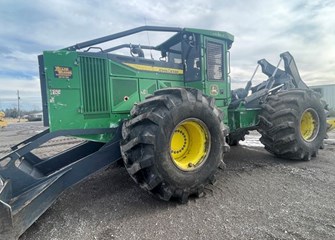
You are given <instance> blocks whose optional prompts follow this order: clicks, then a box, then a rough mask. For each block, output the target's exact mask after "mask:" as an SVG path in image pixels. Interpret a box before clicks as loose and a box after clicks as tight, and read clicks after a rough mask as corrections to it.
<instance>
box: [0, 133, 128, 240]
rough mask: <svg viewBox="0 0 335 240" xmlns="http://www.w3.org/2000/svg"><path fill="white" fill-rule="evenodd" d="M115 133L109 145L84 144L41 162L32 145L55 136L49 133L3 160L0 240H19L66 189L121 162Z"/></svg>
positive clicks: (0, 166)
mask: <svg viewBox="0 0 335 240" xmlns="http://www.w3.org/2000/svg"><path fill="white" fill-rule="evenodd" d="M114 133H115V135H114V139H115V141H111V142H110V143H107V144H104V143H97V142H84V143H82V144H80V145H78V146H75V147H73V148H71V149H68V150H66V151H64V152H62V153H60V154H58V155H55V156H53V157H51V158H48V159H40V158H38V157H37V156H36V155H34V154H33V153H31V149H32V147H31V146H30V145H31V144H32V145H33V146H35V147H36V145H40V144H41V143H43V142H45V141H44V140H45V139H50V138H53V137H54V135H55V134H53V133H48V132H46V133H45V134H44V135H43V136H41V137H40V138H37V139H36V140H35V141H32V142H30V143H27V145H25V146H24V147H22V148H18V149H16V150H15V151H13V152H12V153H10V154H8V155H7V156H5V157H3V158H1V159H0V240H12V239H18V237H19V236H20V235H22V233H24V232H25V231H26V229H28V228H29V227H30V226H31V225H32V224H33V223H34V222H35V221H36V220H37V219H38V218H39V217H40V216H41V215H42V214H43V213H44V212H45V211H46V210H47V209H48V208H49V207H50V206H51V204H52V203H53V202H54V201H55V200H56V199H57V198H58V197H59V195H60V194H61V193H62V192H63V191H64V190H65V189H66V188H68V187H70V186H72V185H73V184H76V183H78V182H79V181H81V180H83V179H84V178H86V177H88V176H89V175H91V174H93V173H94V172H96V171H98V170H100V169H103V168H104V167H107V166H108V165H110V164H111V163H113V162H115V161H116V160H118V159H120V158H121V153H120V147H119V140H120V129H119V128H118V129H114ZM48 134H53V136H51V137H49V136H48ZM58 135H59V134H58ZM41 138H43V139H44V140H43V141H41V140H40V139H41ZM36 142H37V143H36Z"/></svg>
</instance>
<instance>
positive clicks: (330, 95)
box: [310, 84, 335, 110]
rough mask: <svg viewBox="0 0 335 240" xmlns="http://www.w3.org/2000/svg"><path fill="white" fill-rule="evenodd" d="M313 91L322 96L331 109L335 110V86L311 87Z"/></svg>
mask: <svg viewBox="0 0 335 240" xmlns="http://www.w3.org/2000/svg"><path fill="white" fill-rule="evenodd" d="M310 88H311V89H313V90H314V91H316V92H318V93H320V94H321V97H322V99H323V100H325V101H326V102H327V103H328V105H329V108H332V109H333V110H335V84H328V85H318V86H310Z"/></svg>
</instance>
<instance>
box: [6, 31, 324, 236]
mask: <svg viewBox="0 0 335 240" xmlns="http://www.w3.org/2000/svg"><path fill="white" fill-rule="evenodd" d="M142 31H154V32H171V33H174V34H171V35H172V36H171V37H170V38H168V39H166V41H164V42H163V43H161V44H159V45H158V46H147V45H144V44H137V43H136V44H122V45H117V46H115V45H114V46H110V47H109V48H106V47H105V48H103V47H101V46H100V45H99V44H102V43H106V42H110V41H112V40H115V39H120V38H122V37H126V36H128V35H132V34H135V33H139V32H142ZM233 40H234V37H233V35H231V34H229V33H227V32H221V31H210V30H201V29H192V28H184V29H182V28H173V27H154V26H144V27H138V28H134V29H131V30H128V31H124V32H120V33H116V34H112V35H109V36H105V37H102V38H98V39H94V40H91V41H87V42H82V43H79V44H76V45H73V46H70V47H67V48H64V49H60V50H57V51H45V52H43V54H42V55H40V56H39V58H38V59H39V66H40V80H41V91H42V100H43V111H44V124H45V126H49V128H48V130H46V131H44V132H42V133H40V134H38V135H36V136H33V137H31V138H30V139H27V140H25V141H23V142H21V143H19V144H17V145H15V146H13V148H12V150H13V151H12V152H11V153H10V154H8V155H7V156H4V157H3V158H1V159H0V233H1V235H0V236H1V237H3V238H4V236H5V238H6V239H9V238H16V237H18V236H19V235H21V234H22V233H23V232H24V231H25V230H26V229H27V228H28V227H29V226H30V225H31V224H32V223H33V222H34V221H35V220H36V219H37V218H38V217H39V216H40V215H41V214H42V213H43V212H44V211H45V210H46V209H47V208H48V207H49V206H50V205H51V204H52V203H53V202H54V201H55V199H56V198H57V197H58V196H59V195H60V193H61V192H62V191H63V190H64V189H65V188H67V187H69V186H71V185H73V184H75V183H77V182H78V181H80V180H82V179H84V178H85V177H87V176H89V175H90V174H92V173H94V172H96V171H97V170H99V169H102V168H104V167H106V166H108V165H109V164H111V163H113V162H115V161H117V160H119V159H121V158H122V159H123V162H124V165H125V167H126V169H127V171H128V172H129V174H130V176H131V177H132V178H133V179H134V180H135V182H137V183H138V184H139V185H140V187H141V188H143V189H145V190H146V191H148V192H150V193H152V194H153V195H155V196H157V197H158V198H160V199H163V200H170V199H177V200H179V201H181V202H186V201H187V200H188V198H189V196H191V195H199V194H201V193H202V192H203V190H204V187H205V186H206V184H209V183H212V182H213V181H214V178H215V173H216V172H217V169H218V168H219V167H224V163H223V155H224V154H225V153H226V152H227V151H228V150H229V146H228V144H229V145H236V144H237V143H238V141H239V140H243V139H244V135H245V134H247V133H248V131H250V130H258V131H259V132H260V133H261V134H262V137H261V139H260V141H261V142H262V143H263V144H264V146H265V148H266V150H268V151H269V152H271V153H273V154H275V155H276V156H277V157H281V158H288V159H297V160H310V159H311V157H315V156H316V154H317V152H318V149H319V148H320V147H321V146H322V143H323V139H324V137H325V132H326V119H325V113H324V109H323V106H322V104H321V103H320V99H319V96H318V95H317V94H316V93H315V92H313V91H312V90H310V89H309V88H308V87H307V86H306V84H305V83H304V82H303V81H302V80H301V78H300V76H299V73H298V70H297V67H296V65H295V62H294V60H293V57H292V56H291V55H290V53H288V52H285V53H282V54H281V55H280V60H281V61H283V62H284V70H281V69H280V68H279V65H280V64H279V63H280V62H279V63H278V65H277V66H276V67H275V66H273V65H271V64H270V63H268V62H267V61H266V60H264V59H262V60H260V61H258V65H259V66H261V68H262V71H263V73H264V74H265V75H266V76H267V78H268V79H267V80H266V81H264V82H263V83H261V84H259V85H257V86H254V87H252V84H251V82H252V81H251V80H250V81H249V82H248V83H247V86H246V88H245V89H237V90H233V91H231V83H230V78H229V71H230V66H229V56H230V54H229V49H230V48H231V46H232V43H233ZM105 45H106V44H105ZM124 49H128V51H129V53H130V54H129V56H127V55H124V54H123V55H121V54H115V52H118V51H121V50H124ZM144 50H145V51H148V50H150V51H158V52H159V53H160V58H159V59H153V58H151V57H149V58H146V56H145V54H144V52H145V51H144ZM58 136H78V137H81V138H84V139H86V140H87V141H85V142H84V143H82V144H80V145H79V146H77V147H74V148H71V149H69V150H67V151H65V152H62V153H60V154H58V155H56V156H53V157H50V158H48V159H40V158H39V157H38V156H36V155H34V154H33V153H32V152H31V151H32V150H33V149H35V148H36V147H38V146H39V145H41V144H43V143H44V142H46V141H48V140H50V139H52V138H55V137H58ZM227 143H228V144H227Z"/></svg>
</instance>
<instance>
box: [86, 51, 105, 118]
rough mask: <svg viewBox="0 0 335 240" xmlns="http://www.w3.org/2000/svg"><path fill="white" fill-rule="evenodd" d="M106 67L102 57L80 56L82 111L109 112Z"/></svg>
mask: <svg viewBox="0 0 335 240" xmlns="http://www.w3.org/2000/svg"><path fill="white" fill-rule="evenodd" d="M106 68H107V64H106V61H105V60H104V59H99V58H92V57H80V73H81V84H82V93H83V111H84V113H107V112H109V109H110V104H109V99H108V81H107V80H108V79H107V69H106Z"/></svg>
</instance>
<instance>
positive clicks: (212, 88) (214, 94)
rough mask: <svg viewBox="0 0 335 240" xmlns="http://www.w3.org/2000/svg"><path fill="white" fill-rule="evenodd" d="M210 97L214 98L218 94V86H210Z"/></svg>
mask: <svg viewBox="0 0 335 240" xmlns="http://www.w3.org/2000/svg"><path fill="white" fill-rule="evenodd" d="M210 94H211V95H212V96H216V95H218V94H219V86H218V85H211V92H210Z"/></svg>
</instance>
